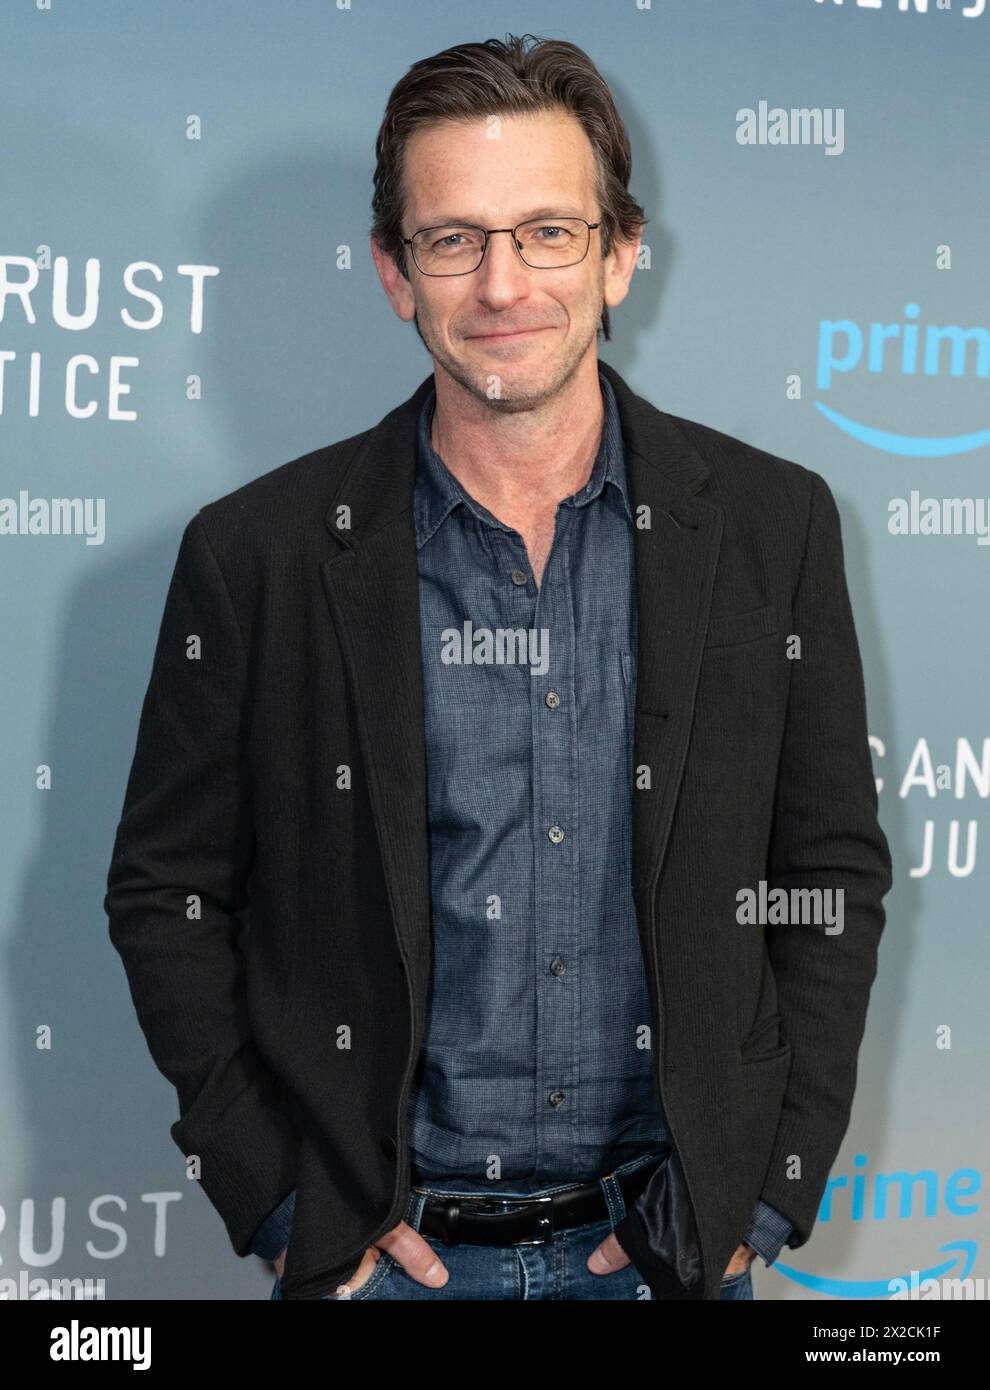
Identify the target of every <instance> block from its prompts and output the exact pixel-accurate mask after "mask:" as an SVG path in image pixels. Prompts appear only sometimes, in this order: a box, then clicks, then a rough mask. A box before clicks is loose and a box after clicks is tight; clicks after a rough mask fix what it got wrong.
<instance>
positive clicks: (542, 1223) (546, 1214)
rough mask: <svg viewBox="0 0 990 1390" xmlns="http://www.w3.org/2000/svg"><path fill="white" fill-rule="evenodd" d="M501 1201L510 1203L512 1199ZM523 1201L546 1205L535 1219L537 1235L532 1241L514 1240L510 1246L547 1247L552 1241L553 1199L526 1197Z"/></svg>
mask: <svg viewBox="0 0 990 1390" xmlns="http://www.w3.org/2000/svg"><path fill="white" fill-rule="evenodd" d="M503 1200H505V1201H511V1200H512V1198H504V1199H503ZM515 1200H516V1201H519V1200H520V1199H519V1198H518V1197H517V1198H516V1199H515ZM523 1200H524V1201H527V1202H539V1203H540V1204H541V1205H542V1204H543V1203H544V1202H545V1203H546V1204H547V1205H546V1206H545V1207H544V1209H543V1211H542V1213H541V1214H540V1215H539V1216H538V1217H537V1221H536V1229H537V1231H538V1232H539V1234H538V1235H537V1236H536V1237H535V1238H534V1239H533V1240H514V1241H513V1242H512V1245H513V1246H516V1245H549V1244H550V1241H551V1240H552V1239H553V1197H552V1196H550V1197H526V1198H524V1199H523ZM510 1248H511V1247H510Z"/></svg>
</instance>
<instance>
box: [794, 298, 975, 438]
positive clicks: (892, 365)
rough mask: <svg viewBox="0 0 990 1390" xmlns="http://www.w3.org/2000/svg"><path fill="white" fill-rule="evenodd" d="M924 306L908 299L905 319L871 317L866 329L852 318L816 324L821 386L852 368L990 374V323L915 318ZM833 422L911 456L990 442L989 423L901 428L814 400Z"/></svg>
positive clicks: (911, 373) (902, 372)
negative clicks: (944, 430)
mask: <svg viewBox="0 0 990 1390" xmlns="http://www.w3.org/2000/svg"><path fill="white" fill-rule="evenodd" d="M920 314H921V309H920V307H919V305H917V304H913V303H912V304H905V306H904V322H903V323H879V322H875V323H870V324H869V325H867V327H866V328H865V329H864V328H862V327H861V326H860V325H859V324H858V323H856V322H855V321H854V320H852V319H822V320H820V322H819V325H818V374H817V379H816V385H817V387H818V390H819V392H825V391H830V390H831V389H832V387H833V384H834V382H835V379H836V377H837V376H840V375H848V374H849V373H851V372H858V371H867V372H872V373H873V374H875V375H878V376H879V375H882V374H883V373H884V372H887V373H890V372H898V373H899V374H900V375H902V376H912V377H913V376H919V375H920V376H923V377H924V376H927V377H936V376H940V375H943V374H947V375H948V376H950V377H967V376H975V377H981V378H983V379H984V380H985V379H987V378H988V377H990V329H986V328H982V327H973V328H963V327H961V326H960V325H958V324H949V325H947V326H945V327H943V328H939V327H936V326H935V325H934V324H928V325H926V326H925V327H924V328H922V326H921V324H919V323H918V322H917V319H918V318H919V317H920ZM815 408H816V409H817V410H820V411H821V413H822V414H823V415H824V416H825V419H826V420H828V421H829V422H830V423H831V424H833V425H835V427H836V428H837V429H840V430H842V431H843V432H844V433H845V434H848V435H851V436H852V438H853V439H858V440H859V442H860V443H861V444H865V445H867V447H869V448H871V449H881V450H882V451H883V452H884V453H888V454H899V455H902V456H904V457H907V458H945V457H948V456H950V455H953V454H965V453H969V452H971V451H972V450H973V449H980V448H982V447H983V445H985V444H990V428H988V429H982V430H976V431H971V432H967V433H964V434H943V435H937V434H932V435H918V434H901V433H899V432H897V431H896V430H890V429H887V428H884V427H883V425H882V424H880V423H879V422H877V421H870V420H853V419H851V418H850V417H849V416H848V415H844V414H842V413H841V412H839V411H838V410H835V409H834V408H833V407H832V406H830V405H826V403H825V402H824V401H823V400H816V401H815Z"/></svg>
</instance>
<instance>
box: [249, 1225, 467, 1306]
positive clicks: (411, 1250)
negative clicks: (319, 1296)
mask: <svg viewBox="0 0 990 1390" xmlns="http://www.w3.org/2000/svg"><path fill="white" fill-rule="evenodd" d="M288 1248H289V1247H288V1246H286V1247H285V1249H286V1250H287V1249H288ZM383 1250H385V1251H387V1253H388V1254H389V1255H391V1256H392V1259H393V1260H395V1262H396V1264H399V1265H401V1266H402V1268H403V1269H404V1270H405V1271H406V1273H407V1274H408V1275H409V1277H410V1279H415V1280H416V1282H417V1284H425V1285H426V1286H427V1288H430V1289H441V1288H443V1286H444V1284H446V1282H447V1280H448V1279H449V1278H450V1275H449V1272H448V1270H447V1266H446V1265H445V1264H443V1263H442V1261H441V1260H439V1259H438V1258H437V1255H436V1252H435V1251H434V1249H433V1247H432V1245H430V1243H429V1242H428V1241H426V1240H424V1239H423V1237H422V1236H421V1235H420V1234H419V1232H418V1231H414V1230H413V1228H412V1227H411V1226H409V1225H407V1223H406V1222H405V1221H400V1222H399V1224H398V1226H394V1227H393V1228H392V1230H391V1231H387V1232H386V1233H385V1235H383V1236H381V1237H380V1238H379V1240H378V1242H377V1244H376V1245H371V1246H369V1247H368V1249H367V1250H366V1251H365V1252H364V1256H363V1258H362V1260H361V1263H360V1264H359V1265H358V1267H357V1269H356V1270H355V1271H354V1273H353V1274H352V1275H351V1277H350V1279H349V1280H348V1282H347V1283H346V1284H340V1285H338V1287H337V1288H336V1289H335V1290H334V1292H335V1293H336V1294H338V1295H339V1294H344V1295H345V1296H346V1295H349V1294H355V1293H357V1291H358V1289H360V1288H361V1287H362V1286H363V1285H364V1284H366V1283H367V1282H368V1280H369V1279H370V1278H371V1274H372V1271H373V1270H374V1268H375V1265H376V1264H377V1263H378V1260H379V1258H380V1257H381V1252H382V1251H383ZM273 1263H274V1265H275V1269H276V1271H277V1273H278V1276H279V1278H281V1277H282V1271H283V1269H284V1268H285V1250H283V1251H282V1253H281V1255H279V1256H277V1258H276V1259H275V1260H274V1262H273Z"/></svg>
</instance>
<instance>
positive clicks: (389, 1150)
mask: <svg viewBox="0 0 990 1390" xmlns="http://www.w3.org/2000/svg"><path fill="white" fill-rule="evenodd" d="M398 1152H399V1150H398V1149H397V1148H396V1145H395V1140H394V1139H393V1138H392V1136H391V1134H386V1135H384V1136H383V1138H382V1153H383V1154H384V1155H385V1157H386V1158H388V1159H391V1161H392V1162H393V1163H394V1162H395V1159H396V1155H397V1154H398Z"/></svg>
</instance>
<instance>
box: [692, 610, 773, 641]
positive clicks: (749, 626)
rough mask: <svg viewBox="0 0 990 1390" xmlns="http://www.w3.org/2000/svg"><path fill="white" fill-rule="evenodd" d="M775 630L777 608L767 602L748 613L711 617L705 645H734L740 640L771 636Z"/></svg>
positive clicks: (753, 639)
mask: <svg viewBox="0 0 990 1390" xmlns="http://www.w3.org/2000/svg"><path fill="white" fill-rule="evenodd" d="M776 631H777V610H776V608H775V607H774V606H773V604H772V603H768V604H767V605H766V606H765V607H764V608H754V609H752V610H751V611H750V612H748V613H727V614H725V615H724V616H723V617H721V618H712V620H711V622H710V623H709V624H708V636H707V637H706V639H705V646H706V648H707V647H730V646H736V645H737V644H738V643H740V642H752V641H755V639H756V638H757V637H771V636H772V635H773V634H774V633H775V632H776Z"/></svg>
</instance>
